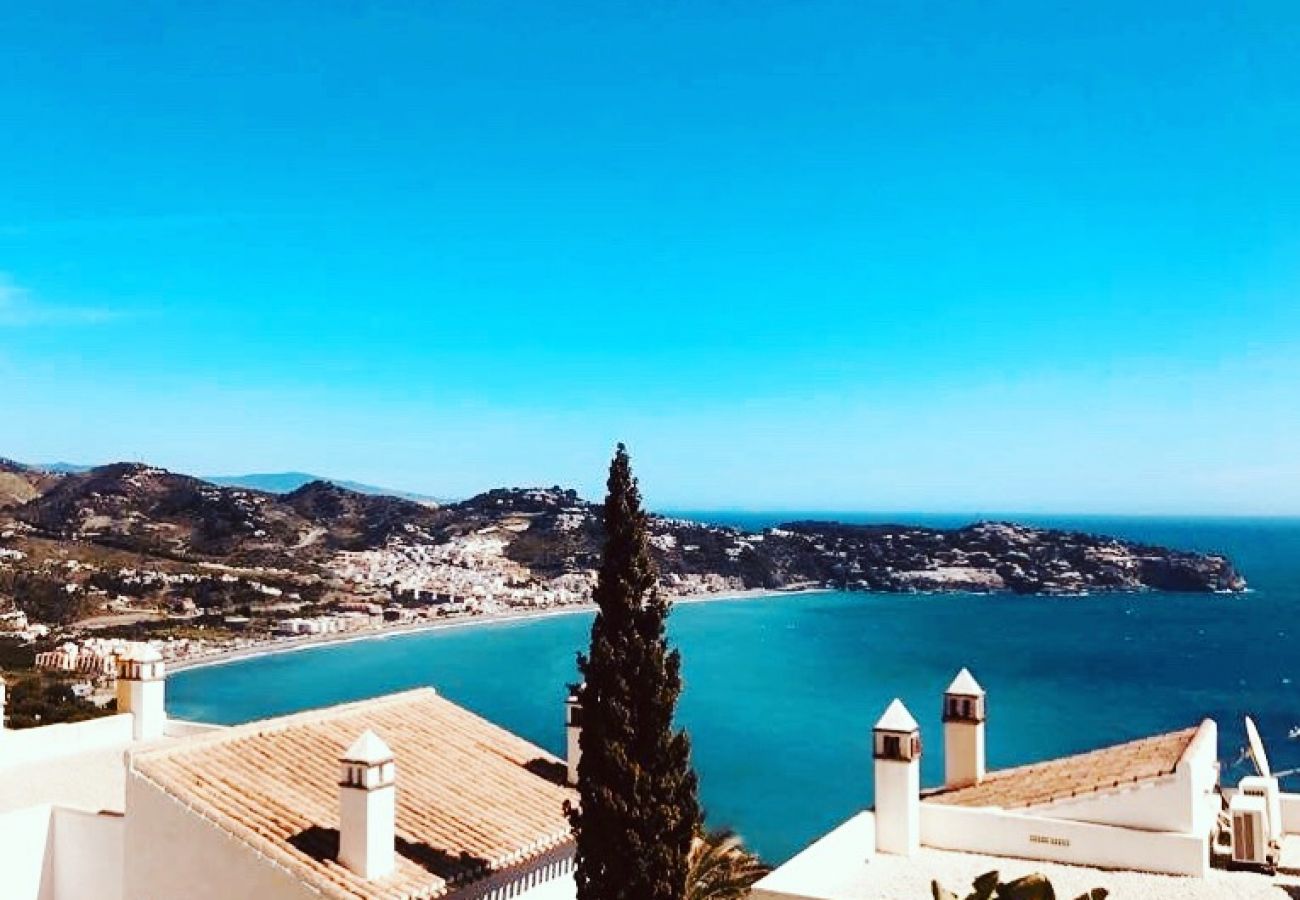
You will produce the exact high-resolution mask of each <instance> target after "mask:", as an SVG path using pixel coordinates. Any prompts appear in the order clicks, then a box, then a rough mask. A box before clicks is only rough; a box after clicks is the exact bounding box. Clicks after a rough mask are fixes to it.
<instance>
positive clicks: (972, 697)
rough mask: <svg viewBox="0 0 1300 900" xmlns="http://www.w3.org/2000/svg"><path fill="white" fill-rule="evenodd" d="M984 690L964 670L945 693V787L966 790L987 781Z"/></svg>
mask: <svg viewBox="0 0 1300 900" xmlns="http://www.w3.org/2000/svg"><path fill="white" fill-rule="evenodd" d="M984 711H985V710H984V688H982V687H980V685H979V682H978V681H976V680H975V677H974V676H973V675H971V673H970V670H969V669H962V670H961V671H960V672H958V673H957V677H956V678H954V679H953V681H952V684H950V685H948V690H946V691H944V693H943V783H944V786H945V787H950V788H957V787H966V786H968V785H972V784H979V783H980V782H981V781H983V780H984V771H985V768H984Z"/></svg>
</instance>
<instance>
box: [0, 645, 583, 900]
mask: <svg viewBox="0 0 1300 900" xmlns="http://www.w3.org/2000/svg"><path fill="white" fill-rule="evenodd" d="M163 667H164V663H163V661H162V660H161V658H159V657H158V655H157V653H156V652H154V653H144V652H142V653H140V654H137V655H136V656H133V657H129V658H126V659H123V660H122V661H121V668H120V670H119V674H120V680H119V690H118V698H119V708H120V709H121V710H122V712H121V713H119V714H117V715H114V716H109V717H106V718H102V719H96V720H92V721H88V722H81V723H75V724H66V725H51V726H46V727H43V728H34V729H27V730H23V731H3V730H0V873H3V880H2V882H0V896H3V897H4V900H92V898H93V900H128V898H129V900H149V898H173V897H176V898H181V897H183V898H187V900H217V898H234V897H239V898H245V897H248V898H252V897H258V898H262V897H266V898H320V897H333V898H352V900H357V898H385V900H388V898H447V900H504V898H521V900H572V897H573V896H574V886H573V878H572V866H573V862H572V860H573V841H572V837H571V834H570V830H569V825H568V821H567V819H566V817H565V813H564V808H565V804H566V803H567V802H569V801H571V800H573V799H575V798H576V795H575V794H574V792H573V790H572V788H570V787H569V786H568V785H567V784H566V774H567V773H566V766H565V763H564V762H563V761H561V760H559V759H556V758H555V757H553V756H551V755H550V754H548V753H547V752H546V751H544V750H541V749H540V748H538V747H535V746H533V745H532V744H530V743H528V742H527V741H525V740H523V739H522V738H519V737H517V736H515V735H513V734H511V733H510V732H508V731H505V730H504V729H501V728H499V727H497V726H496V725H493V724H492V723H490V722H487V721H486V720H484V719H482V718H480V717H478V716H476V715H474V714H473V713H470V712H468V711H467V710H465V709H462V708H461V707H459V706H457V705H456V704H454V703H451V702H449V701H447V700H445V699H443V698H442V697H440V696H439V695H438V694H437V693H436V692H435V691H433V690H431V689H421V690H414V691H408V692H405V693H401V694H395V695H391V696H387V697H381V698H378V699H374V700H367V701H361V702H357V703H348V704H344V705H341V706H335V707H330V708H327V709H321V710H313V711H310V712H304V713H299V714H295V715H290V716H284V717H281V718H276V719H269V720H266V721H261V722H254V723H251V724H248V725H241V726H236V727H232V728H222V727H217V726H211V725H200V724H196V723H189V722H179V721H176V720H169V719H168V718H167V717H166V713H165V711H164V705H163V690H164V684H165V682H164V671H163ZM0 696H2V692H0ZM0 706H2V703H0ZM557 718H558V717H557Z"/></svg>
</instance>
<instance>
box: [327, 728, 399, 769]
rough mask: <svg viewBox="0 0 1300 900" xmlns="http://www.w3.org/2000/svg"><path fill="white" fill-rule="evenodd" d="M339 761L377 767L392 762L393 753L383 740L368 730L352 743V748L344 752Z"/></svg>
mask: <svg viewBox="0 0 1300 900" xmlns="http://www.w3.org/2000/svg"><path fill="white" fill-rule="evenodd" d="M339 759H340V761H341V762H350V763H361V764H363V765H367V766H377V765H381V764H382V763H386V762H392V761H393V751H392V750H391V749H389V747H388V745H387V744H385V743H384V741H383V738H381V737H380V736H379V735H377V734H375V733H374V732H373V731H371V730H370V729H369V728H367V729H366V730H365V731H364V732H362V733H361V737H359V738H357V739H356V740H355V741H353V742H352V746H351V747H348V749H346V750H344V751H343V755H342V756H341V757H339Z"/></svg>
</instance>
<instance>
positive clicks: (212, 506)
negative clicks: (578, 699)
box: [0, 462, 1246, 677]
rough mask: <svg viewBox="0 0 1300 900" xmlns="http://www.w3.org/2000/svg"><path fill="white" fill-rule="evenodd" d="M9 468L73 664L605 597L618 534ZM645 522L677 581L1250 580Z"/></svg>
mask: <svg viewBox="0 0 1300 900" xmlns="http://www.w3.org/2000/svg"><path fill="white" fill-rule="evenodd" d="M0 476H2V477H0V624H2V625H3V627H4V629H5V631H6V632H8V634H9V635H11V637H10V638H9V640H10V641H11V642H12V641H17V642H19V643H20V644H21V645H22V646H24V647H26V648H28V650H26V651H23V652H24V653H28V652H29V653H30V659H29V662H28V663H27V664H28V665H31V664H32V663H36V662H39V661H41V660H43V662H42V663H41V667H43V668H45V669H47V670H50V671H56V672H66V673H69V674H73V675H90V676H92V677H94V676H96V673H97V672H101V671H106V670H107V669H108V668H109V667H108V666H106V664H105V663H104V662H103V660H102V659H99V658H98V657H99V656H104V655H109V654H111V653H112V652H114V647H115V646H117V645H116V644H115V643H114V642H120V641H122V640H151V641H153V642H155V643H157V644H159V645H161V646H163V647H164V648H165V651H166V653H167V655H168V657H169V658H170V659H171V660H172V663H173V667H183V666H187V665H190V664H198V663H201V662H202V663H206V662H209V661H211V660H213V659H225V658H233V657H234V656H236V655H247V654H251V653H257V652H265V651H266V650H267V649H268V648H275V649H292V648H295V647H299V646H315V645H317V644H319V643H323V642H328V641H340V640H351V639H356V638H358V637H372V636H384V635H390V634H400V633H404V632H407V631H415V630H422V629H426V628H433V627H448V626H460V625H463V624H469V623H478V622H493V621H502V620H506V619H512V618H520V617H528V616H537V615H550V614H555V613H556V612H563V611H570V610H580V609H584V608H589V606H588V604H589V599H590V592H591V588H592V585H593V584H594V582H595V572H596V567H597V565H598V560H599V554H600V548H601V539H602V537H601V536H602V507H601V506H600V505H599V504H595V503H591V502H589V501H586V500H584V499H583V498H581V497H579V496H578V495H577V493H576V492H574V491H572V490H566V489H564V488H561V487H550V488H499V489H495V490H491V491H488V492H486V493H483V494H480V495H478V496H475V497H472V498H470V499H468V500H464V501H460V502H455V503H446V504H442V505H438V504H434V503H428V502H417V501H414V500H410V499H406V498H400V497H390V496H382V495H373V494H363V493H359V492H356V491H352V490H349V489H347V488H344V487H340V486H338V485H336V484H332V483H328V482H323V481H316V482H311V483H308V484H305V485H302V486H300V487H298V488H296V489H294V490H292V491H289V492H287V493H272V492H267V491H258V490H253V489H249V488H246V487H229V486H222V485H217V484H212V483H209V482H206V481H203V480H202V479H198V478H194V477H191V476H188V475H183V474H178V473H174V472H169V471H166V470H164V469H160V468H157V467H154V466H148V465H144V464H140V463H115V464H112V465H108V466H101V467H99V468H93V469H89V470H86V471H75V472H51V471H45V470H41V469H37V468H32V467H29V466H23V465H20V464H17V463H9V462H0ZM648 526H649V527H648V531H649V540H650V544H651V551H652V554H653V555H654V557H655V560H656V563H657V565H658V567H659V571H660V576H661V587H662V589H663V590H664V592H665V593H666V594H668V595H670V596H673V597H680V598H698V597H705V598H708V597H721V596H754V595H756V594H760V593H762V592H768V591H789V590H795V589H806V588H827V589H836V590H848V591H873V592H887V593H942V592H962V593H1017V594H1034V595H1058V596H1060V595H1085V594H1091V593H1110V592H1127V591H1177V592H1235V591H1241V590H1244V589H1245V586H1246V584H1245V580H1244V578H1243V577H1242V576H1241V575H1240V574H1239V573H1238V572H1237V571H1236V569H1235V568H1234V567H1233V565H1232V563H1231V562H1230V561H1229V560H1228V559H1227V557H1225V556H1223V555H1219V554H1207V553H1197V552H1190V551H1186V550H1179V549H1173V548H1168V547H1159V546H1153V545H1147V544H1142V543H1135V542H1132V541H1125V540H1120V539H1117V538H1113V537H1107V536H1104V535H1097V534H1087V533H1082V532H1077V531H1066V530H1057V529H1045V528H1033V527H1029V526H1026V525H1021V524H1016V523H1012V522H975V523H972V524H970V525H966V526H964V527H960V528H929V527H922V526H918V525H907V524H872V525H850V524H843V523H838V522H830V521H794V522H787V523H783V524H780V525H776V526H774V527H769V528H765V529H763V530H760V531H746V530H742V529H738V528H732V527H726V526H722V525H717V524H710V523H706V522H699V521H692V520H688V519H683V518H672V517H665V516H651V517H650V519H649V523H648ZM13 658H14V659H18V660H19V661H20V663H21V660H22V659H23V655H22V653H18V654H15V655H13ZM19 667H20V668H21V667H22V665H21V664H20V666H19ZM10 668H13V665H12V664H11V665H10Z"/></svg>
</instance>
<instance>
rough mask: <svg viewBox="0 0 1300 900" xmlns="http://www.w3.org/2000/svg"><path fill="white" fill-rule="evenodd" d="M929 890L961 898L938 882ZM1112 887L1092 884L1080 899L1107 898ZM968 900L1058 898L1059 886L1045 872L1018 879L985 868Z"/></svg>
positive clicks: (945, 899) (940, 897)
mask: <svg viewBox="0 0 1300 900" xmlns="http://www.w3.org/2000/svg"><path fill="white" fill-rule="evenodd" d="M930 893H931V895H932V896H933V897H934V900H959V898H958V896H957V895H956V894H954V893H953V892H952V891H949V890H946V889H944V888H942V887H940V886H939V882H937V881H932V882H930ZM1108 895H1109V891H1107V890H1106V889H1105V888H1093V889H1092V890H1090V891H1088V892H1087V893H1086V894H1080V895H1079V896H1078V898H1077V900H1106V897H1107V896H1108ZM965 900H1056V890H1055V889H1054V888H1053V887H1052V883H1051V882H1050V881H1048V880H1047V878H1046V877H1045V876H1043V875H1026V876H1025V877H1023V878H1017V879H1016V880H1015V881H1006V882H1003V881H999V880H998V873H997V872H985V873H984V874H983V875H981V876H980V877H979V878H976V879H975V884H974V890H972V891H971V892H970V893H969V894H967V895H966V898H965Z"/></svg>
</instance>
